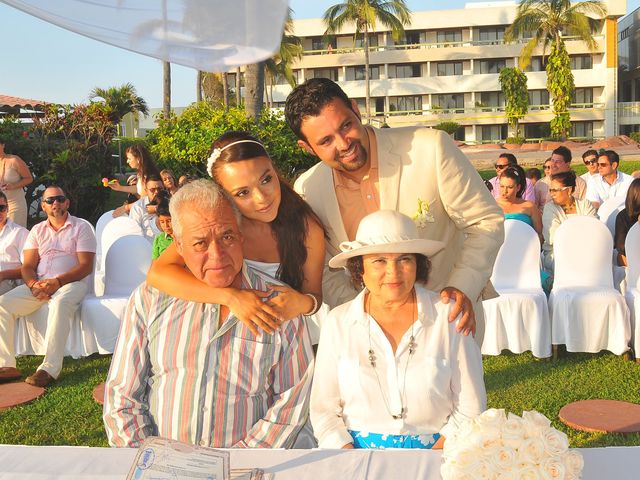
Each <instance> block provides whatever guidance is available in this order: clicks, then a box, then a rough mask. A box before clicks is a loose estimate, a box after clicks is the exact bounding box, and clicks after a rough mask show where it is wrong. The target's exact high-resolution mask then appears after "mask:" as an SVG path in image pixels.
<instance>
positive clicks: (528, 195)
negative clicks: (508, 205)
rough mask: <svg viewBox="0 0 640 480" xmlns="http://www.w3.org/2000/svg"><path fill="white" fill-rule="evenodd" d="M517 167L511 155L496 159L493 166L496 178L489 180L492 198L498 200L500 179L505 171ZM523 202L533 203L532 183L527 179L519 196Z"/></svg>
mask: <svg viewBox="0 0 640 480" xmlns="http://www.w3.org/2000/svg"><path fill="white" fill-rule="evenodd" d="M517 165H518V160H517V159H516V156H515V155H514V154H513V153H502V154H500V156H499V157H498V161H497V162H496V164H495V168H496V176H495V177H493V178H490V179H489V182H490V183H491V185H492V187H493V188H492V189H490V191H491V194H492V195H493V198H498V197H499V196H500V177H502V174H503V173H504V171H505V169H507V168H509V167H516V166H517ZM520 196H521V197H522V198H524V199H525V200H528V201H530V202H533V201H535V193H534V191H533V182H531V181H530V180H529V179H526V185H525V189H524V190H523V193H522V195H520Z"/></svg>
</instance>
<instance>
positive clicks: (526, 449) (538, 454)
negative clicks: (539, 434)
mask: <svg viewBox="0 0 640 480" xmlns="http://www.w3.org/2000/svg"><path fill="white" fill-rule="evenodd" d="M544 456H545V448H544V442H543V441H542V440H541V439H539V438H527V439H526V440H523V441H522V443H521V444H520V446H519V447H518V461H520V462H522V463H532V464H534V465H538V464H539V463H540V462H541V461H542V459H543V458H544Z"/></svg>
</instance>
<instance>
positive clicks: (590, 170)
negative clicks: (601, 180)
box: [580, 149, 600, 186]
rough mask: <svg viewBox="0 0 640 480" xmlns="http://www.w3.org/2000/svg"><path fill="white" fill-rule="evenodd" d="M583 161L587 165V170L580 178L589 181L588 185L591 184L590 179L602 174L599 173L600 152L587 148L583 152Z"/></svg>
mask: <svg viewBox="0 0 640 480" xmlns="http://www.w3.org/2000/svg"><path fill="white" fill-rule="evenodd" d="M582 161H583V162H584V166H585V167H587V171H586V172H585V173H583V174H582V175H580V178H582V179H583V180H584V181H585V182H587V186H589V179H591V177H594V176H596V175H600V174H599V173H598V152H596V151H595V150H593V149H590V150H587V151H586V152H584V153H583V154H582Z"/></svg>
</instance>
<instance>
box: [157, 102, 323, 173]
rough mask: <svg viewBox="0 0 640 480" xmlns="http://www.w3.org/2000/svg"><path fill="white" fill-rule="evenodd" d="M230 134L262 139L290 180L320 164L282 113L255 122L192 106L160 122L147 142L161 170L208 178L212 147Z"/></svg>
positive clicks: (239, 113)
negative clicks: (302, 144)
mask: <svg viewBox="0 0 640 480" xmlns="http://www.w3.org/2000/svg"><path fill="white" fill-rule="evenodd" d="M230 130H243V131H247V132H249V133H251V134H252V135H254V136H255V137H257V138H258V139H260V141H262V142H263V143H264V145H265V148H266V149H267V152H269V155H270V156H271V158H272V159H273V161H274V163H275V164H276V166H277V167H278V169H279V170H280V172H282V174H283V175H285V176H286V177H288V178H293V177H295V175H296V174H297V173H299V172H301V171H302V170H305V169H307V168H309V167H311V166H312V165H314V164H315V163H316V161H317V160H316V159H315V158H314V157H312V156H310V155H308V154H307V153H305V152H304V151H303V150H302V149H300V147H299V146H298V145H297V139H296V137H295V135H294V134H293V132H292V131H291V129H290V128H289V127H288V126H287V124H286V122H285V121H284V118H283V116H282V114H281V113H271V112H269V111H264V110H263V113H262V115H261V116H260V118H259V119H258V120H257V121H256V120H254V119H249V118H247V117H246V113H245V111H244V109H241V108H230V109H229V110H226V111H225V110H224V109H223V108H214V107H212V106H211V105H210V104H209V103H206V102H200V103H194V104H192V105H191V106H190V107H188V108H187V109H186V110H185V111H184V112H183V113H182V115H180V116H179V117H171V118H169V119H163V118H161V119H159V123H158V128H156V129H154V130H153V131H152V132H150V133H149V135H147V141H148V144H149V147H150V149H151V151H152V153H153V154H154V155H155V156H156V159H157V162H158V166H160V167H161V168H171V169H172V170H173V171H174V173H175V174H176V175H181V174H196V175H199V176H206V175H207V172H206V171H205V170H206V164H207V157H208V156H209V151H210V150H211V144H212V143H213V141H214V140H215V139H216V138H218V137H219V136H220V135H222V134H223V133H225V132H227V131H230Z"/></svg>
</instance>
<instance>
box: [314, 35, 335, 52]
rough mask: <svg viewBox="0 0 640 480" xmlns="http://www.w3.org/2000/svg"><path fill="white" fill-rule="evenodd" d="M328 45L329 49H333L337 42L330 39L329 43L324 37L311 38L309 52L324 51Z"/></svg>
mask: <svg viewBox="0 0 640 480" xmlns="http://www.w3.org/2000/svg"><path fill="white" fill-rule="evenodd" d="M329 45H331V48H333V49H335V48H336V45H337V41H336V39H335V37H334V38H332V39H331V40H330V41H329V42H327V39H326V38H324V37H311V50H326V49H327V48H328V47H329Z"/></svg>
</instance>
